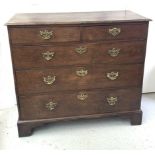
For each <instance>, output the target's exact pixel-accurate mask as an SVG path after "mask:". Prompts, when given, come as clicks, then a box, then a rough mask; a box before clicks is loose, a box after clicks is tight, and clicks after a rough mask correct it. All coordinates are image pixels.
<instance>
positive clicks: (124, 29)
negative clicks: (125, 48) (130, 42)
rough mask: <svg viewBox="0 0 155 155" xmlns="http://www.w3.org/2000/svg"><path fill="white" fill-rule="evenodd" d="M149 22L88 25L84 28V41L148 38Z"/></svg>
mask: <svg viewBox="0 0 155 155" xmlns="http://www.w3.org/2000/svg"><path fill="white" fill-rule="evenodd" d="M147 30H148V24H147V23H143V24H135V23H134V24H113V25H108V26H88V27H84V28H83V35H82V38H83V40H84V41H95V40H117V39H146V38H147Z"/></svg>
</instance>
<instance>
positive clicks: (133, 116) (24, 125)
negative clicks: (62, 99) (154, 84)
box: [17, 110, 142, 137]
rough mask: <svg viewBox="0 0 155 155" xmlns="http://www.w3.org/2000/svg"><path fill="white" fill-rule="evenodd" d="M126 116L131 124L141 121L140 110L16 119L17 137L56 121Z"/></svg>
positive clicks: (138, 123)
mask: <svg viewBox="0 0 155 155" xmlns="http://www.w3.org/2000/svg"><path fill="white" fill-rule="evenodd" d="M114 116H119V117H128V118H129V119H130V122H131V125H141V123H142V111H141V110H136V111H126V112H119V113H105V114H94V115H84V116H72V117H63V118H51V119H37V120H18V122H17V127H18V135H19V137H26V136H30V135H31V134H32V132H33V130H34V129H35V128H37V127H39V126H43V125H44V124H49V123H52V122H57V121H70V120H77V119H91V118H104V117H114Z"/></svg>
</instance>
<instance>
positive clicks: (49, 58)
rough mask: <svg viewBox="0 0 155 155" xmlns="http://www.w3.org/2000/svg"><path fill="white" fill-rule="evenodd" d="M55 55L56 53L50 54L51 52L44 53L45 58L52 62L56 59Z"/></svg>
mask: <svg viewBox="0 0 155 155" xmlns="http://www.w3.org/2000/svg"><path fill="white" fill-rule="evenodd" d="M54 55H55V53H54V52H50V51H47V52H44V53H42V56H43V58H44V59H45V60H47V61H49V60H51V59H52V58H53V57H54Z"/></svg>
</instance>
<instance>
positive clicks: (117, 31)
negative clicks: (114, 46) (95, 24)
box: [109, 27, 121, 37]
mask: <svg viewBox="0 0 155 155" xmlns="http://www.w3.org/2000/svg"><path fill="white" fill-rule="evenodd" d="M120 33H121V28H116V27H114V28H111V29H109V34H111V35H112V36H113V37H115V36H117V35H119V34H120Z"/></svg>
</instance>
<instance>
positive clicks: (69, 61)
mask: <svg viewBox="0 0 155 155" xmlns="http://www.w3.org/2000/svg"><path fill="white" fill-rule="evenodd" d="M79 47H83V48H86V52H85V53H83V54H79V53H77V52H76V48H79ZM113 48H115V49H120V51H119V54H118V56H116V57H112V56H111V55H110V54H109V53H108V51H109V50H110V49H113ZM12 50H13V59H14V66H15V68H16V69H31V68H46V67H52V66H64V65H82V64H83V65H89V64H96V63H97V64H99V63H100V64H106V63H108V64H127V63H143V62H144V58H145V41H127V42H124V41H118V42H114V41H111V42H101V43H81V44H73V45H57V46H55V45H48V46H22V45H21V46H13V48H12ZM47 51H49V52H54V56H53V57H52V59H51V60H48V61H47V60H46V59H45V58H43V53H45V52H47ZM129 57H131V58H132V59H129Z"/></svg>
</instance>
